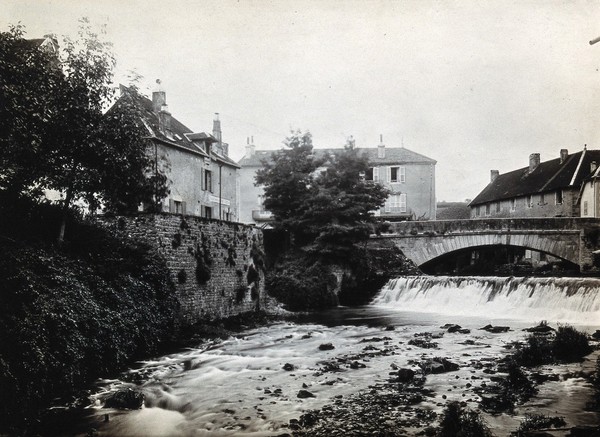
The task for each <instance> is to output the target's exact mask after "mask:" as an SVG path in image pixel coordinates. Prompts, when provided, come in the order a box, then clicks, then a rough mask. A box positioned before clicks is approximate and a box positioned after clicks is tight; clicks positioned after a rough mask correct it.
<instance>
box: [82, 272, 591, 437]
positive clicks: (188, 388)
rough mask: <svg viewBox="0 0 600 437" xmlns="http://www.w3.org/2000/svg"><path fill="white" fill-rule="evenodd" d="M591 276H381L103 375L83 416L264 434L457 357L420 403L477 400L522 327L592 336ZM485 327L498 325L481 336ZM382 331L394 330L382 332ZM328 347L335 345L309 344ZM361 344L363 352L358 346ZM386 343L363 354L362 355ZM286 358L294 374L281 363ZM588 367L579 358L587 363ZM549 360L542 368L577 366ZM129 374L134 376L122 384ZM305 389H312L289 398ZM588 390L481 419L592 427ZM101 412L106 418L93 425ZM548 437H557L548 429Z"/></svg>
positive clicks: (544, 393)
mask: <svg viewBox="0 0 600 437" xmlns="http://www.w3.org/2000/svg"><path fill="white" fill-rule="evenodd" d="M599 290H600V281H599V280H594V279H567V278H560V279H556V278H553V279H539V278H538V279H535V278H530V279H510V278H456V277H409V278H399V279H395V280H392V281H390V282H389V283H388V284H387V285H386V286H385V287H384V288H383V289H382V290H381V292H380V293H379V294H378V295H377V296H376V298H375V299H374V301H373V302H372V304H371V305H368V306H363V307H356V308H337V309H334V310H330V311H326V312H323V313H321V314H318V315H315V316H314V317H312V318H311V320H307V321H306V323H277V324H273V325H270V326H266V327H261V328H258V329H252V330H248V331H245V332H243V333H241V334H240V335H237V336H236V337H232V338H230V339H228V340H226V341H223V342H220V343H218V344H213V345H210V346H207V345H204V346H200V347H198V348H194V349H189V350H186V351H182V352H180V353H176V354H172V355H168V356H163V357H160V358H157V359H155V360H149V361H146V362H143V363H140V364H139V366H137V367H136V368H133V369H131V370H130V371H129V372H128V375H127V377H124V378H122V379H115V380H103V381H101V382H100V384H99V385H100V389H99V391H98V393H97V394H95V395H94V396H93V397H92V401H93V405H92V409H93V411H94V417H93V419H92V423H93V424H94V427H96V428H98V431H99V435H103V436H142V435H143V436H208V435H210V436H222V435H232V436H233V435H236V436H237V435H249V436H273V435H279V434H285V433H287V432H289V433H291V431H290V430H289V429H288V428H287V424H288V422H289V420H290V419H294V418H298V417H299V416H300V415H301V414H302V413H303V412H304V411H307V410H310V409H316V408H321V407H323V406H324V405H327V404H331V403H332V401H333V400H334V399H336V398H339V397H342V398H347V397H348V396H350V395H352V394H353V393H356V392H358V391H360V390H367V389H368V388H369V386H370V385H373V384H374V383H377V382H385V381H386V380H387V379H388V378H389V373H390V371H391V369H392V368H394V367H400V368H402V367H408V368H413V369H415V370H418V366H417V365H415V362H416V361H420V360H423V359H425V358H431V357H440V356H443V357H447V358H448V359H450V360H451V361H453V362H455V363H457V364H459V365H460V369H459V370H458V371H455V372H449V373H443V374H438V375H428V376H427V381H426V384H425V388H428V389H432V390H434V391H435V395H434V396H433V397H432V398H427V400H426V401H424V402H423V403H422V404H421V405H420V407H421V408H425V409H432V410H434V411H437V412H439V411H441V409H442V408H443V406H444V405H445V404H446V403H447V402H449V401H451V400H460V401H465V402H466V403H467V406H468V407H469V408H471V409H477V408H478V401H479V396H478V395H477V394H476V393H475V392H474V390H475V388H476V387H478V386H480V385H482V384H484V383H487V384H489V383H490V375H488V374H487V373H485V372H484V370H485V369H486V367H485V366H481V363H486V362H491V361H492V360H494V359H495V358H498V357H500V356H503V355H504V354H505V353H506V352H505V348H504V346H505V345H506V344H508V343H511V342H513V341H515V340H520V339H523V338H524V337H525V336H526V335H527V334H526V333H525V332H523V331H522V328H524V327H528V326H533V325H537V324H538V323H539V322H540V321H542V320H546V321H548V323H549V324H550V325H552V326H554V327H556V325H557V322H561V323H565V322H568V323H570V324H573V325H575V326H577V327H578V328H580V329H585V330H586V331H589V332H593V330H594V329H597V328H598V327H599V326H600V297H599V296H598V291H599ZM445 323H457V324H460V325H461V326H462V327H463V328H467V329H470V330H471V331H470V333H467V334H459V333H448V332H445V330H444V329H441V328H440V327H441V326H442V325H443V324H445ZM487 324H493V325H504V326H510V327H511V330H510V331H508V332H502V333H496V334H492V333H489V332H487V331H483V330H480V329H479V328H481V327H483V326H484V325H487ZM391 327H393V328H394V329H393V330H392V328H391ZM424 332H429V333H432V334H434V336H435V337H434V338H435V339H434V340H433V341H435V342H436V343H438V346H439V348H438V349H423V348H419V347H416V346H411V345H409V344H408V342H409V341H410V340H411V339H414V338H415V334H420V333H424ZM324 343H331V344H332V345H333V346H334V347H335V349H333V350H320V349H319V346H320V345H322V344H324ZM369 348H370V349H369ZM386 348H387V349H390V350H391V351H392V352H391V353H389V354H382V355H377V354H375V355H374V356H371V357H369V356H368V355H364V354H365V351H375V352H376V351H381V350H383V349H386ZM360 354H362V356H361V358H358V359H357V360H358V361H360V363H361V364H364V366H365V367H364V368H363V367H360V368H350V367H347V366H341V368H340V371H339V372H323V367H324V365H325V364H324V363H325V362H327V361H330V360H336V359H337V358H340V357H354V356H358V355H360ZM286 363H289V364H292V365H293V366H294V370H292V371H289V370H284V365H285V364H286ZM588 365H589V363H588ZM577 366H579V365H572V366H571V367H566V366H555V367H554V368H552V371H553V372H554V373H561V372H562V373H564V372H566V371H567V370H568V371H574V370H577ZM132 375H137V376H138V377H137V378H133V379H134V380H136V381H140V382H138V383H135V384H134V383H129V382H123V381H124V380H131V378H130V377H131V376H132ZM127 386H130V387H135V388H136V389H139V390H141V391H142V392H143V393H144V394H145V397H146V400H145V405H144V407H143V408H142V409H141V410H136V411H116V410H112V409H104V408H102V404H103V399H105V398H106V396H107V394H109V393H110V392H112V391H114V390H117V389H119V388H123V387H127ZM302 389H306V390H308V391H310V392H311V393H313V394H314V395H315V397H313V398H307V399H301V398H298V397H297V394H298V392H299V391H300V390H302ZM590 390H591V389H590V386H589V384H588V383H587V382H585V380H584V379H582V378H570V379H565V380H564V381H563V380H562V379H561V380H560V381H556V382H551V383H547V384H545V385H544V386H542V388H541V389H540V396H541V397H540V398H537V399H534V400H532V401H530V402H529V403H528V404H526V405H525V406H523V407H521V408H519V410H518V411H517V414H516V415H515V416H507V415H501V416H498V417H490V416H487V415H486V420H487V421H488V423H489V424H490V425H491V426H492V428H493V431H494V434H495V435H496V436H507V435H508V434H509V432H510V431H514V430H516V428H517V427H518V426H519V421H520V420H521V419H522V418H523V415H524V414H525V413H526V412H529V413H531V412H535V413H543V414H547V415H553V416H556V415H560V416H565V418H566V419H567V421H568V423H569V425H574V424H589V423H597V420H598V417H597V416H596V415H595V414H594V413H587V412H584V411H583V405H584V404H585V400H586V399H585V396H586V395H589V392H590ZM105 414H109V419H110V420H109V422H104V421H103V419H104V416H105ZM557 435H559V434H557Z"/></svg>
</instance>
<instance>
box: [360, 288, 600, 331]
mask: <svg viewBox="0 0 600 437" xmlns="http://www.w3.org/2000/svg"><path fill="white" fill-rule="evenodd" d="M371 304H372V305H374V306H380V307H388V308H394V309H398V310H402V311H411V312H421V313H443V314H448V315H456V316H481V317H489V318H490V319H518V320H529V321H532V320H536V321H542V320H546V321H548V322H550V323H556V322H561V323H565V322H568V323H573V324H581V325H593V326H595V325H598V324H599V323H600V279H596V278H515V277H466V276H463V277H460V276H409V277H402V278H396V279H392V280H390V281H389V282H388V283H387V284H386V285H385V286H384V287H383V288H382V289H381V291H380V292H379V293H378V294H377V295H376V296H375V298H374V300H373V301H372V303H371Z"/></svg>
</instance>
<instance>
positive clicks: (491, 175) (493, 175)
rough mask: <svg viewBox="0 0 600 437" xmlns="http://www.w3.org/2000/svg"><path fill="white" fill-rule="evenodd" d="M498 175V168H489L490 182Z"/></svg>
mask: <svg viewBox="0 0 600 437" xmlns="http://www.w3.org/2000/svg"><path fill="white" fill-rule="evenodd" d="M498 176H500V172H499V171H498V170H490V182H494V181H495V180H496V179H497V178H498Z"/></svg>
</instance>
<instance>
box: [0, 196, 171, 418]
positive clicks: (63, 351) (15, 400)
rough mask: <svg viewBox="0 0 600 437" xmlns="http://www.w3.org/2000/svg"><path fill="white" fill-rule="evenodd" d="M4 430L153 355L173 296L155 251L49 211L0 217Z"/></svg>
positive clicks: (167, 326) (0, 409) (35, 208)
mask: <svg viewBox="0 0 600 437" xmlns="http://www.w3.org/2000/svg"><path fill="white" fill-rule="evenodd" d="M0 217H2V219H1V220H0V229H2V232H3V235H0V282H1V283H2V290H1V291H0V396H1V401H2V402H0V423H4V424H8V423H10V422H11V423H12V424H13V425H17V426H18V425H19V421H20V420H21V419H24V418H26V417H27V416H30V415H32V414H34V413H35V411H36V410H37V409H39V408H41V407H44V406H46V405H47V403H48V402H49V400H51V399H53V398H55V397H60V396H68V395H71V394H73V393H74V391H75V390H77V389H79V388H81V387H83V386H84V385H85V384H88V383H89V382H90V381H92V380H93V379H95V378H97V377H98V376H100V375H107V374H110V373H112V372H115V371H116V370H119V369H121V368H122V367H123V366H124V365H126V363H128V362H129V361H131V360H132V359H133V358H135V357H137V356H143V355H148V354H150V353H152V352H153V351H156V349H157V346H158V344H159V343H160V341H161V340H162V339H165V338H166V337H167V336H168V335H169V334H170V332H171V328H172V321H173V314H174V311H175V302H176V301H175V298H174V294H173V287H172V284H171V282H170V279H169V274H168V271H167V269H166V266H165V263H164V261H163V259H162V258H161V257H160V256H158V255H157V254H156V253H154V252H153V251H152V250H151V249H150V248H149V247H147V246H145V245H143V244H141V243H139V242H134V241H131V240H128V239H127V238H126V237H124V236H122V235H121V236H114V235H111V234H109V233H108V232H107V231H105V230H104V229H102V228H99V227H97V226H94V225H93V224H89V223H84V222H82V221H80V220H77V219H76V218H75V217H71V220H70V223H69V225H68V227H67V229H68V230H69V233H68V234H67V240H65V243H64V245H62V246H60V247H56V246H54V245H52V244H51V243H49V239H48V238H46V237H50V238H51V239H53V238H54V236H55V235H54V234H55V232H48V229H56V226H57V225H58V221H57V220H58V219H59V217H60V214H59V213H57V211H56V210H55V209H54V208H53V207H51V206H47V205H41V206H39V205H33V204H22V205H19V207H18V208H17V209H12V208H7V207H4V208H3V209H2V210H1V211H0Z"/></svg>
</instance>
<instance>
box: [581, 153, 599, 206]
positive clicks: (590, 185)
mask: <svg viewBox="0 0 600 437" xmlns="http://www.w3.org/2000/svg"><path fill="white" fill-rule="evenodd" d="M598 162H600V161H596V162H592V164H590V171H591V173H590V175H589V176H588V177H587V178H585V179H584V180H583V182H582V184H581V193H580V196H579V211H580V216H581V217H594V218H598V217H600V185H599V184H600V165H598V164H597V163H598Z"/></svg>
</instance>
